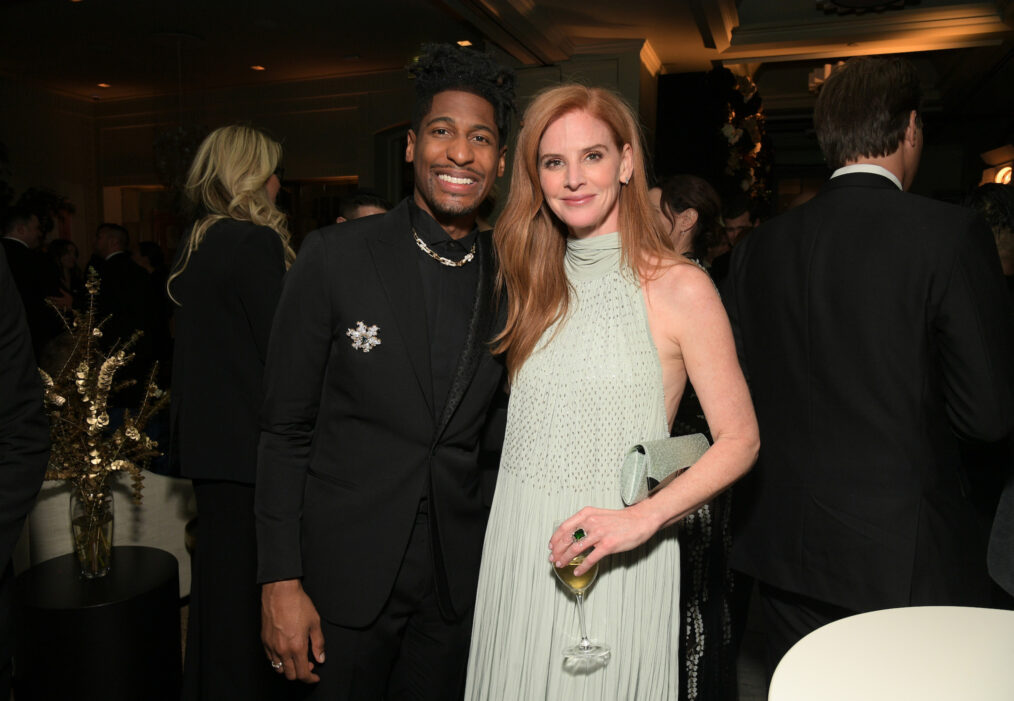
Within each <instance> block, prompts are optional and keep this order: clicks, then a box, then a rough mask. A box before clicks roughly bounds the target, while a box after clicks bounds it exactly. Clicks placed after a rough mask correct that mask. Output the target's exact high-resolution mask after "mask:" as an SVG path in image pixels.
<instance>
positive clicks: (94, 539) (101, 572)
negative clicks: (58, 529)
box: [70, 487, 113, 579]
mask: <svg viewBox="0 0 1014 701" xmlns="http://www.w3.org/2000/svg"><path fill="white" fill-rule="evenodd" d="M70 524H71V532H72V535H73V538H74V551H75V552H76V553H77V559H78V563H79V564H80V565H81V576H82V577H84V578H85V579H95V578H96V577H104V576H105V575H106V574H107V573H108V572H109V565H110V564H111V560H112V555H113V492H112V490H110V489H108V488H107V487H103V488H102V489H100V490H96V491H93V492H87V491H83V490H80V489H75V490H73V491H72V492H71V495H70Z"/></svg>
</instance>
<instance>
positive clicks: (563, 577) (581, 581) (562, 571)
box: [553, 523, 609, 660]
mask: <svg viewBox="0 0 1014 701" xmlns="http://www.w3.org/2000/svg"><path fill="white" fill-rule="evenodd" d="M559 527H560V523H557V524H556V528H557V529H559ZM583 537H584V531H583V530H581V529H578V530H577V531H575V532H574V538H575V540H580V539H581V538H583ZM592 550H594V548H589V549H588V550H587V551H585V552H582V553H580V554H578V555H575V556H574V558H573V559H571V561H570V562H568V563H567V564H565V565H564V566H563V567H556V566H555V565H554V566H553V571H554V572H556V577H557V578H558V579H559V580H560V581H561V582H562V583H563V585H564V586H565V587H567V588H568V589H570V591H571V593H573V594H574V598H575V599H577V617H578V620H579V621H580V623H581V642H579V643H578V644H577V645H572V646H571V647H568V648H566V649H564V651H563V656H564V657H566V658H568V659H578V660H599V659H605V658H607V657H609V648H608V647H607V646H606V645H603V644H602V643H593V642H592V641H591V640H589V639H588V633H587V629H586V628H585V623H584V594H585V590H586V589H588V587H590V586H591V585H592V582H594V581H595V577H596V576H597V575H598V573H599V564H598V563H597V562H596V563H595V564H594V565H592V566H591V568H589V569H588V571H587V572H585V573H584V574H581V575H575V574H574V570H575V569H576V568H577V567H578V565H580V564H581V563H582V562H584V559H585V557H586V556H587V555H588V553H590V552H591V551H592Z"/></svg>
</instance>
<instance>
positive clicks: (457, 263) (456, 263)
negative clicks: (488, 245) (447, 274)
mask: <svg viewBox="0 0 1014 701" xmlns="http://www.w3.org/2000/svg"><path fill="white" fill-rule="evenodd" d="M412 237H413V238H414V239H415V244H416V245H417V246H418V247H419V250H420V251H422V252H423V253H425V254H426V255H428V256H429V257H430V258H432V259H433V260H435V261H437V262H438V263H440V264H441V265H446V266H447V267H449V268H460V267H461V266H463V265H464V264H465V263H468V262H470V261H471V260H472V259H473V258H475V242H472V250H470V251H469V252H468V253H466V254H465V257H464V258H462V259H461V260H451V259H450V258H444V257H443V256H442V255H440V254H439V253H437V252H436V251H434V250H433V249H432V248H430V247H429V246H427V245H426V242H425V241H423V240H422V239H421V238H419V234H417V233H416V232H415V227H412Z"/></svg>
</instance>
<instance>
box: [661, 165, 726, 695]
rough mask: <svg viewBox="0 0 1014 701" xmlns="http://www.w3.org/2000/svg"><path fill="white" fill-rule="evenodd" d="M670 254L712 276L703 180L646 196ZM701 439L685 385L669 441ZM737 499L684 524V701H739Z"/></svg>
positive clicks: (711, 198) (714, 222)
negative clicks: (734, 562)
mask: <svg viewBox="0 0 1014 701" xmlns="http://www.w3.org/2000/svg"><path fill="white" fill-rule="evenodd" d="M649 195H650V197H651V200H652V203H654V204H655V205H656V206H657V207H658V216H659V217H660V220H661V222H662V224H663V226H664V227H665V228H666V230H668V231H669V232H670V236H671V238H672V242H673V248H674V249H675V250H676V252H677V253H681V254H683V255H684V256H686V257H687V258H689V259H690V260H692V261H694V262H695V263H697V264H698V265H700V266H701V267H702V268H704V269H705V270H707V269H708V268H707V264H708V251H709V249H714V248H715V247H716V246H717V245H718V244H720V243H721V242H722V240H723V239H724V237H725V230H724V229H723V227H722V223H721V203H720V200H719V197H718V194H717V193H716V192H715V190H714V189H713V188H712V187H711V185H709V184H708V183H707V182H706V181H705V180H703V179H701V178H698V177H696V176H693V175H677V176H673V177H671V178H668V179H666V180H664V181H663V182H662V183H661V184H660V186H659V187H655V188H652V189H651V190H650V191H649ZM691 433H703V434H704V435H705V436H707V437H708V440H709V441H710V440H711V432H710V431H709V430H708V423H707V421H706V420H705V418H704V412H703V411H702V410H701V404H700V402H699V401H698V399H697V393H696V392H694V388H693V387H692V386H691V385H690V384H689V383H688V384H687V388H686V391H685V392H684V394H683V399H682V401H681V402H680V406H679V409H678V410H677V412H676V418H675V421H674V422H673V429H672V435H674V436H682V435H687V434H691ZM731 503H732V492H731V491H730V490H726V491H725V492H722V493H721V494H719V495H718V496H717V497H715V498H714V499H713V500H712V501H711V502H710V503H708V504H705V505H704V506H702V507H701V508H700V509H698V510H697V512H696V513H693V514H690V515H689V516H687V517H686V518H684V519H683V520H682V521H680V526H679V528H680V531H679V541H680V618H681V621H680V632H681V636H680V652H681V659H682V660H683V669H681V670H680V696H679V698H680V701H734V700H735V699H736V696H737V681H736V650H735V647H734V645H733V640H732V623H731V618H730V613H729V596H730V594H731V591H732V586H733V578H732V573H731V572H730V570H729V548H730V547H731V544H732V540H731V535H730V533H731V530H730V526H729V516H730V511H731V509H730V507H731Z"/></svg>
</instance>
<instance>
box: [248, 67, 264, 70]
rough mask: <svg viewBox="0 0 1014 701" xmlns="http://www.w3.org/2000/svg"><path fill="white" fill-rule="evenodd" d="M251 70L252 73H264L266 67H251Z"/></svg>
mask: <svg viewBox="0 0 1014 701" xmlns="http://www.w3.org/2000/svg"><path fill="white" fill-rule="evenodd" d="M250 70H252V71H263V70H264V66H250Z"/></svg>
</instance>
